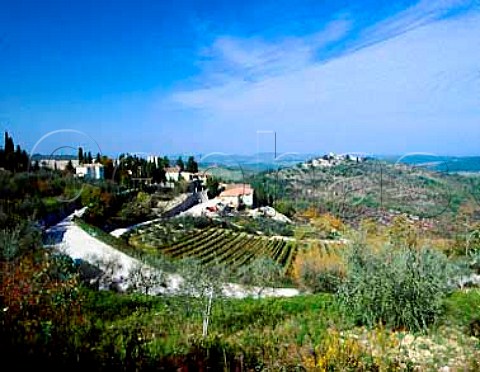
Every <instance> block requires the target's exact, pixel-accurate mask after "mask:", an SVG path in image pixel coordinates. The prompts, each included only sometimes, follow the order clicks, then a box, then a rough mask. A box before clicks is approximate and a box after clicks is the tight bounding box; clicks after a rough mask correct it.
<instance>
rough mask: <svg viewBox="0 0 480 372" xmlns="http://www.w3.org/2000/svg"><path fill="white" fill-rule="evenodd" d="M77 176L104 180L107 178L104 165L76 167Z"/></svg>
mask: <svg viewBox="0 0 480 372" xmlns="http://www.w3.org/2000/svg"><path fill="white" fill-rule="evenodd" d="M75 174H76V175H77V177H80V178H89V179H93V180H103V179H104V178H105V174H104V168H103V165H102V164H81V165H77V166H76V167H75Z"/></svg>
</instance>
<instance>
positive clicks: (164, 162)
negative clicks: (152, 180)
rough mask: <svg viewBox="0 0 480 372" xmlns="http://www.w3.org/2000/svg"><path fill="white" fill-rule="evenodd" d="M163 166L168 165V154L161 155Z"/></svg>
mask: <svg viewBox="0 0 480 372" xmlns="http://www.w3.org/2000/svg"><path fill="white" fill-rule="evenodd" d="M163 166H164V167H169V166H170V159H169V158H168V156H164V157H163Z"/></svg>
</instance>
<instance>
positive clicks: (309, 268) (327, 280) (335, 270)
mask: <svg viewBox="0 0 480 372" xmlns="http://www.w3.org/2000/svg"><path fill="white" fill-rule="evenodd" d="M293 277H294V278H295V280H296V282H297V283H298V285H299V286H300V287H301V288H302V289H304V290H308V291H311V292H314V293H317V292H328V293H334V292H336V291H337V289H338V287H339V286H340V284H341V283H342V281H343V279H344V277H345V265H344V262H343V259H342V257H341V256H340V254H338V253H337V252H334V251H329V252H323V250H322V247H321V246H317V245H313V246H311V247H309V248H308V249H305V250H303V251H301V252H299V253H297V255H296V256H295V261H294V264H293Z"/></svg>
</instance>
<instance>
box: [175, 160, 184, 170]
mask: <svg viewBox="0 0 480 372" xmlns="http://www.w3.org/2000/svg"><path fill="white" fill-rule="evenodd" d="M176 164H177V166H178V167H179V168H180V171H181V172H183V171H184V170H185V164H184V163H183V160H182V157H178V159H177V163H176Z"/></svg>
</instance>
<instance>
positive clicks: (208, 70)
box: [201, 19, 351, 85]
mask: <svg viewBox="0 0 480 372" xmlns="http://www.w3.org/2000/svg"><path fill="white" fill-rule="evenodd" d="M350 27H351V24H350V22H349V21H348V20H347V19H336V20H333V21H332V22H330V23H329V24H328V25H327V26H326V27H325V28H324V29H323V30H321V31H319V32H317V33H315V34H313V35H308V36H306V37H303V38H299V37H289V38H285V39H283V40H282V41H281V42H276V43H273V42H267V41H265V40H264V39H262V38H261V37H256V38H249V39H242V38H238V37H237V38H235V37H230V36H221V37H219V38H217V39H216V40H215V42H214V43H213V45H212V46H211V47H209V48H204V49H203V50H202V52H201V55H202V63H201V65H202V67H203V68H204V70H205V75H204V76H203V78H204V79H206V80H209V81H206V83H207V84H209V85H210V84H211V83H212V80H213V81H214V82H215V83H217V84H221V83H225V82H228V81H230V80H231V79H232V78H238V79H240V80H245V81H258V80H259V79H263V78H267V77H269V76H275V75H279V74H284V73H288V72H291V71H295V70H298V69H300V68H303V67H305V66H307V65H309V64H311V63H312V62H313V61H314V53H315V51H316V50H318V49H321V48H324V47H327V46H328V45H329V44H331V43H333V42H335V41H338V40H340V39H342V38H343V37H345V36H346V34H347V33H348V31H349V30H350Z"/></svg>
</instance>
